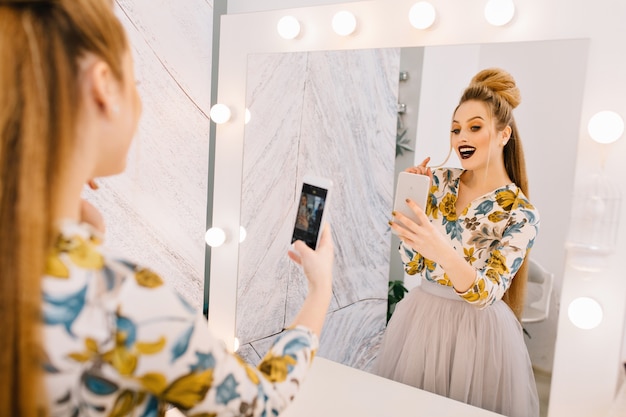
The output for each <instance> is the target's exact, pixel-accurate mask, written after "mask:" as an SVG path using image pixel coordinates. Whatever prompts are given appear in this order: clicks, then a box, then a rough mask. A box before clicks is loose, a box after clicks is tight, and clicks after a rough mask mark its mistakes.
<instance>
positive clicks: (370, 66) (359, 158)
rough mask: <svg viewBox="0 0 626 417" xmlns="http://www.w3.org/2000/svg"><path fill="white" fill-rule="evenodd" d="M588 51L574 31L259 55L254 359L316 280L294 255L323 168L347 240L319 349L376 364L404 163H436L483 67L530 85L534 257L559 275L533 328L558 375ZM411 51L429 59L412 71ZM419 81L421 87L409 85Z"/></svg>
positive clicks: (251, 315)
mask: <svg viewBox="0 0 626 417" xmlns="http://www.w3.org/2000/svg"><path fill="white" fill-rule="evenodd" d="M586 52H587V41H584V40H563V41H544V42H518V43H501V44H489V45H464V46H437V47H426V48H409V49H405V50H400V49H377V50H360V51H334V52H300V53H290V54H258V55H251V56H249V58H248V76H247V107H248V108H249V109H250V111H251V113H252V119H251V121H250V123H249V124H248V125H246V132H245V139H244V155H243V179H244V180H243V184H242V207H241V210H242V211H241V213H242V214H241V224H242V225H243V226H244V227H246V228H247V230H248V239H247V240H246V241H245V242H244V243H243V244H242V245H241V246H240V250H239V277H238V300H237V329H236V335H237V337H238V339H239V340H240V342H241V345H242V347H241V348H240V354H241V355H242V356H243V357H244V358H245V359H246V360H248V361H250V362H253V363H256V362H257V361H258V360H259V359H260V358H261V357H262V356H263V355H264V354H265V352H266V351H267V348H268V346H269V344H270V342H271V340H273V338H274V337H276V335H278V334H279V333H280V331H281V330H282V329H283V328H284V327H285V326H288V325H289V323H290V320H291V319H292V318H293V315H294V314H295V308H294V307H295V306H297V305H299V304H300V302H301V299H302V298H303V296H304V295H303V294H304V291H305V286H306V282H305V279H304V277H303V276H302V274H301V272H300V271H299V269H298V268H297V267H295V266H294V265H293V264H291V262H290V261H289V259H288V258H287V256H286V252H287V249H288V247H289V243H290V235H291V229H292V227H293V222H294V219H295V210H296V201H295V200H296V196H297V190H298V187H299V181H300V180H301V178H302V176H303V175H305V174H309V173H310V174H315V175H320V176H325V177H328V178H331V179H332V180H333V182H334V183H335V190H334V191H335V192H334V196H333V201H332V202H331V205H330V207H329V208H328V209H329V221H330V222H331V224H332V226H333V237H334V239H335V246H336V262H335V283H334V298H333V303H332V305H331V311H330V312H329V315H328V317H327V323H326V327H325V329H324V332H323V333H322V337H321V345H320V350H319V355H320V356H323V357H326V358H328V359H332V360H335V361H338V362H341V363H344V364H348V365H350V366H354V367H357V368H359V369H364V370H369V369H370V365H371V363H372V360H373V359H374V357H375V355H376V348H377V346H378V343H379V341H380V336H381V334H382V331H383V329H384V326H385V314H386V305H387V304H386V297H387V282H388V281H389V280H390V279H403V278H404V277H403V273H402V270H401V266H400V265H399V261H395V260H394V258H393V257H394V256H395V253H396V247H397V243H396V242H395V241H392V238H391V233H390V231H389V228H388V226H387V220H388V219H389V216H390V211H391V206H392V198H393V190H394V180H395V177H396V175H397V172H398V171H401V170H403V169H404V168H405V167H406V166H407V165H409V164H412V163H414V161H421V160H422V159H423V158H424V157H426V156H431V157H432V158H433V162H435V163H437V162H440V161H442V160H443V159H444V158H445V156H446V154H447V152H448V146H449V142H448V140H449V133H448V132H449V123H450V117H451V115H452V111H453V109H454V107H455V106H456V103H457V102H458V99H459V96H460V94H461V91H462V89H463V88H464V87H465V85H466V84H467V82H468V81H469V79H470V78H471V76H472V75H473V74H474V73H476V72H477V71H478V69H481V68H485V67H488V66H499V67H502V68H504V69H506V70H507V71H509V72H511V74H513V76H514V77H515V78H516V81H517V83H518V85H519V87H520V90H521V92H522V104H521V105H520V106H519V107H518V108H517V109H516V120H517V123H518V126H519V128H520V133H521V135H522V140H523V144H524V149H525V153H526V163H527V168H528V175H529V183H530V199H531V201H532V202H533V204H534V205H535V206H536V207H537V208H538V209H539V210H540V212H541V219H542V224H541V229H540V233H539V237H538V239H537V242H536V244H535V246H534V249H533V251H532V255H531V258H532V259H533V260H534V261H536V262H537V263H539V264H540V265H541V266H542V267H543V268H544V269H546V270H547V271H549V272H551V273H552V274H554V277H555V279H554V288H553V291H552V296H551V300H550V303H551V306H550V315H549V317H548V318H547V319H545V320H544V321H542V322H539V323H533V324H525V325H524V327H525V329H526V330H527V332H528V336H527V338H526V341H527V345H528V347H529V352H530V354H531V359H532V360H533V364H534V365H535V367H536V368H537V369H539V370H542V371H545V373H546V374H547V375H549V373H550V370H551V368H552V360H553V354H554V341H555V333H556V326H557V316H558V312H559V308H558V307H559V306H558V304H557V302H556V300H559V298H560V286H561V281H562V276H563V270H564V263H565V252H564V241H565V237H566V231H567V227H568V225H569V217H568V216H569V205H570V200H571V195H572V189H573V181H574V179H573V174H574V164H575V159H576V147H577V141H578V129H579V117H580V109H581V102H582V91H583V83H584V79H585V68H586V61H587V56H586ZM411 56H416V57H418V59H417V62H416V63H415V60H412V61H414V63H411V64H410V65H409V66H408V67H405V65H407V63H408V62H410V61H411V59H407V57H408V58H410V57H411ZM547 63H549V64H547ZM400 71H407V72H408V74H409V77H410V78H409V79H410V80H411V83H404V84H403V83H402V82H400V83H399V81H398V80H399V72H400ZM416 80H419V82H418V84H419V87H416ZM409 85H410V86H411V87H410V88H411V90H408V91H407V90H403V89H405V88H408V86H409ZM398 97H401V100H402V102H403V103H405V104H406V105H407V111H406V113H405V114H404V115H403V123H404V124H405V127H406V128H407V129H408V131H407V133H406V135H407V136H408V137H410V138H414V140H415V143H411V146H410V147H414V149H415V152H414V153H407V154H405V155H404V156H403V157H402V158H397V159H396V156H395V154H396V152H395V148H396V143H395V142H396V134H397V120H398V119H397V118H398V114H397V109H398V107H397V104H398ZM455 164H457V165H455ZM449 165H450V166H458V162H455V161H454V160H451V161H450V163H449ZM390 259H391V261H390ZM396 259H397V258H396ZM390 271H391V272H390ZM407 285H408V286H411V285H415V283H411V282H410V280H407ZM259 316H261V317H263V320H261V321H259V320H258V319H257V318H258V317H259Z"/></svg>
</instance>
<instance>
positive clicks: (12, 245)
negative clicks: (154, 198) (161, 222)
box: [0, 0, 333, 417]
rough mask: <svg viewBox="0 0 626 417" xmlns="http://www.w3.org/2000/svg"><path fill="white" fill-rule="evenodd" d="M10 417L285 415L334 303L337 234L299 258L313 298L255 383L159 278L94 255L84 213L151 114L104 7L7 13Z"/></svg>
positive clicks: (17, 8)
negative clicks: (94, 188) (88, 197)
mask: <svg viewBox="0 0 626 417" xmlns="http://www.w3.org/2000/svg"><path fill="white" fill-rule="evenodd" d="M0 62H2V64H1V65H0V83H1V84H0V138H1V148H0V149H1V151H0V170H1V171H2V174H1V177H0V183H1V192H0V230H2V239H0V264H1V265H2V272H3V276H2V279H0V300H1V301H0V303H1V304H0V310H1V312H0V328H1V329H2V336H3V339H2V343H0V415H1V416H20V417H35V416H45V415H50V416H76V415H89V416H126V415H133V416H155V415H157V414H159V413H161V414H162V412H163V410H164V409H165V407H166V406H167V405H168V404H172V405H175V406H177V407H178V408H179V409H180V410H181V411H183V412H185V413H188V414H190V415H207V416H208V415H239V414H242V415H250V416H261V415H268V416H269V415H275V414H277V413H278V412H279V411H280V410H282V409H283V408H284V407H285V406H286V405H287V404H289V402H290V401H291V399H292V398H293V396H294V395H295V394H296V392H297V390H298V388H299V386H300V384H301V381H302V379H303V378H304V377H305V375H306V373H307V370H308V368H309V366H310V363H311V361H312V359H313V356H314V352H315V350H316V348H317V344H318V336H319V333H320V331H321V329H322V325H323V322H324V317H325V314H326V311H327V308H328V304H329V301H330V295H331V281H332V276H331V272H332V262H333V244H332V241H331V238H330V232H329V229H328V227H327V228H326V230H325V232H324V235H323V236H322V242H321V245H320V247H319V248H318V250H317V251H313V250H310V249H309V248H308V247H307V246H306V245H305V244H304V243H303V242H296V249H297V252H298V253H299V255H298V254H290V255H289V256H290V257H291V258H292V260H293V261H294V262H296V263H298V264H301V265H302V267H303V270H304V273H305V275H306V277H307V278H308V282H309V293H308V295H307V298H306V299H305V301H304V304H303V306H302V309H301V310H300V313H299V315H298V316H297V317H296V319H295V320H294V322H293V323H292V326H291V327H290V328H289V329H288V330H286V331H285V332H283V333H282V334H281V335H280V337H279V338H277V340H276V342H275V344H274V346H273V347H272V348H271V350H270V352H269V353H268V356H267V357H265V358H264V360H263V361H262V363H261V364H260V365H259V368H254V367H251V366H248V365H246V364H244V363H242V361H241V360H239V359H238V358H237V357H236V356H235V355H233V354H231V353H229V352H228V351H227V350H226V349H225V347H224V345H223V343H221V342H220V341H219V340H216V339H215V338H214V337H213V336H212V335H211V334H210V333H209V331H208V329H207V323H206V320H205V319H204V317H203V316H202V314H201V312H195V311H194V309H193V308H191V307H190V306H189V305H188V304H187V303H186V302H185V301H184V300H183V299H181V297H179V296H178V295H177V294H176V293H175V292H174V291H173V290H172V289H170V288H169V287H168V286H167V285H165V284H164V282H163V280H162V279H161V277H159V275H158V274H156V273H155V272H152V271H151V270H149V269H147V268H145V267H143V266H140V265H135V264H133V263H132V262H131V261H130V260H127V259H115V258H112V257H110V256H108V255H107V254H106V253H104V252H103V250H102V248H101V247H100V240H101V237H102V236H101V233H100V231H99V230H97V228H95V227H93V226H90V225H89V224H86V223H84V220H89V221H91V223H93V224H95V225H97V224H98V222H99V214H98V213H97V212H94V210H93V207H91V206H89V205H87V204H85V203H84V202H82V200H81V197H80V195H81V190H82V189H83V187H84V185H85V184H86V183H88V182H89V181H90V180H91V179H92V178H95V177H102V176H107V175H113V174H118V173H120V172H122V171H123V170H124V168H125V163H126V162H125V159H126V154H127V152H128V148H129V146H130V144H131V140H132V137H133V135H134V133H135V129H136V127H137V123H138V120H139V116H140V113H141V102H140V99H139V96H138V94H137V90H136V87H135V80H134V75H133V63H132V60H131V55H130V51H129V45H128V41H127V38H126V35H125V33H124V31H123V29H122V27H121V25H120V22H119V21H118V20H117V19H116V17H115V15H114V13H113V4H112V1H110V0H40V1H33V0H31V1H27V0H23V1H18V0H0Z"/></svg>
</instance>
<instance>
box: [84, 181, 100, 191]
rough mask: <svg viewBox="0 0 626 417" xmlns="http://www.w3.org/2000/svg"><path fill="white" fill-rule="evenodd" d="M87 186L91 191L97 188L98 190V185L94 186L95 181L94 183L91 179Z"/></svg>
mask: <svg viewBox="0 0 626 417" xmlns="http://www.w3.org/2000/svg"><path fill="white" fill-rule="evenodd" d="M87 185H88V186H89V188H91V189H92V190H97V189H98V188H100V187H99V186H98V184H96V181H94V180H93V179H91V180H89V181H87Z"/></svg>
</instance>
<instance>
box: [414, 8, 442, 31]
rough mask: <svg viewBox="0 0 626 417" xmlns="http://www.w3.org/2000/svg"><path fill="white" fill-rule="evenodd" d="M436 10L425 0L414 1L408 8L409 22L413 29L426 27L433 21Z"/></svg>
mask: <svg viewBox="0 0 626 417" xmlns="http://www.w3.org/2000/svg"><path fill="white" fill-rule="evenodd" d="M436 15H437V12H436V11H435V8H434V7H433V5H432V4H430V3H429V2H427V1H420V2H418V3H415V4H414V5H413V7H411V9H410V10H409V22H411V26H413V27H414V28H415V29H427V28H429V27H431V26H432V24H433V23H434V22H435V17H436Z"/></svg>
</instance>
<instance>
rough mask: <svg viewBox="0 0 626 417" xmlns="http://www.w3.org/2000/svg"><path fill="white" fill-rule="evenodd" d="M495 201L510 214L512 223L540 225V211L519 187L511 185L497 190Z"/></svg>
mask: <svg viewBox="0 0 626 417" xmlns="http://www.w3.org/2000/svg"><path fill="white" fill-rule="evenodd" d="M495 200H496V202H497V204H498V205H499V206H500V208H501V209H503V210H504V211H505V212H508V213H509V216H510V219H511V223H522V222H523V223H528V224H530V225H535V226H538V225H539V220H540V216H539V210H538V209H537V208H536V207H535V206H534V205H533V204H532V203H531V202H530V200H529V199H528V197H527V196H526V195H525V194H524V192H523V191H522V190H521V189H520V188H519V187H518V186H517V185H515V184H511V185H509V186H507V187H503V188H502V189H500V190H497V191H496V193H495Z"/></svg>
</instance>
